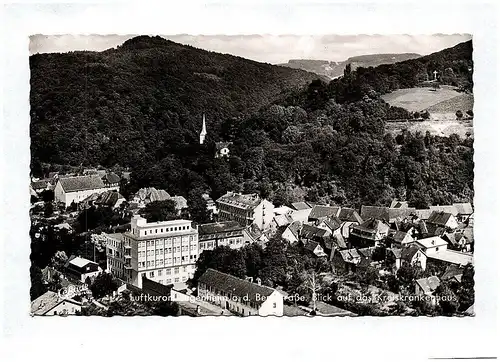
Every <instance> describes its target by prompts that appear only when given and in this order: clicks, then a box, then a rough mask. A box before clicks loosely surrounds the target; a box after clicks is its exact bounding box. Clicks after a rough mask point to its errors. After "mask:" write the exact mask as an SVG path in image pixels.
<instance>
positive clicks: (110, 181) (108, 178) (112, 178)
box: [102, 172, 121, 187]
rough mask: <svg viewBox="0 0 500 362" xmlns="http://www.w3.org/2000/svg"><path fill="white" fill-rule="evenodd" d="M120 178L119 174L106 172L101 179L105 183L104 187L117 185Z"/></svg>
mask: <svg viewBox="0 0 500 362" xmlns="http://www.w3.org/2000/svg"><path fill="white" fill-rule="evenodd" d="M120 180H121V179H120V176H118V175H117V174H116V173H114V172H107V173H106V174H105V175H104V176H103V178H102V181H103V182H104V185H106V187H119V186H120Z"/></svg>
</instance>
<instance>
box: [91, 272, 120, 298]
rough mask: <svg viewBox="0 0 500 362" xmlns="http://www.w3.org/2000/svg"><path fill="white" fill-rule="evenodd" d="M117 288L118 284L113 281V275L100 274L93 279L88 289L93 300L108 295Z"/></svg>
mask: <svg viewBox="0 0 500 362" xmlns="http://www.w3.org/2000/svg"><path fill="white" fill-rule="evenodd" d="M117 288H118V284H117V283H116V282H115V280H114V279H113V275H112V274H110V273H100V274H99V275H98V276H96V278H95V279H94V282H93V283H92V285H91V287H90V291H91V292H92V296H93V297H94V298H95V299H99V298H102V297H104V296H105V295H110V294H111V293H113V292H114V291H115V290H116V289H117Z"/></svg>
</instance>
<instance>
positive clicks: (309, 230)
mask: <svg viewBox="0 0 500 362" xmlns="http://www.w3.org/2000/svg"><path fill="white" fill-rule="evenodd" d="M299 235H300V240H301V241H302V242H303V243H306V242H309V241H322V240H325V239H326V238H327V237H329V236H330V235H331V233H330V232H329V231H328V230H325V229H321V228H318V227H316V226H313V225H308V224H304V225H302V228H301V229H300V233H299Z"/></svg>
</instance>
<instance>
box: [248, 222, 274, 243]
mask: <svg viewBox="0 0 500 362" xmlns="http://www.w3.org/2000/svg"><path fill="white" fill-rule="evenodd" d="M268 241H269V237H268V233H266V232H263V231H262V230H261V229H259V228H258V227H257V225H255V224H252V225H249V226H247V227H246V228H244V229H243V242H244V243H245V244H252V243H257V244H259V245H260V246H262V247H264V246H265V245H266V243H267V242H268Z"/></svg>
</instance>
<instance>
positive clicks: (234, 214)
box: [216, 192, 274, 231]
mask: <svg viewBox="0 0 500 362" xmlns="http://www.w3.org/2000/svg"><path fill="white" fill-rule="evenodd" d="M216 202H217V209H218V210H219V220H220V221H229V220H234V221H238V222H239V223H240V224H241V225H243V226H249V225H251V224H255V225H256V226H257V227H258V228H259V229H261V230H262V231H265V230H268V229H269V228H270V227H271V222H272V220H273V217H274V212H273V210H274V205H273V204H272V203H271V202H269V201H267V200H265V199H261V198H260V197H259V195H258V194H239V193H235V192H228V193H226V194H225V195H223V196H221V197H219V198H218V199H217V201H216Z"/></svg>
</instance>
